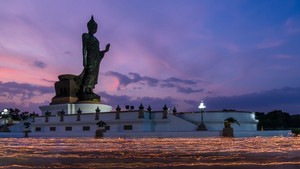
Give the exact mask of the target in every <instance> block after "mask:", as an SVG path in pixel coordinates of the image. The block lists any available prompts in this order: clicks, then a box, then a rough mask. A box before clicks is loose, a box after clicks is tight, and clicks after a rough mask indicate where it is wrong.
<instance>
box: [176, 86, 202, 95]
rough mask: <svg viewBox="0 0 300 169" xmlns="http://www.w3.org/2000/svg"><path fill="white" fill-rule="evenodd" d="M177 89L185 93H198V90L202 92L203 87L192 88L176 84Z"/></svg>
mask: <svg viewBox="0 0 300 169" xmlns="http://www.w3.org/2000/svg"><path fill="white" fill-rule="evenodd" d="M177 91H178V92H180V93H186V94H190V93H199V92H203V91H204V89H196V90H194V89H192V88H190V87H180V86H177Z"/></svg>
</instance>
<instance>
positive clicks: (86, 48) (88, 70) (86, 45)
mask: <svg viewBox="0 0 300 169" xmlns="http://www.w3.org/2000/svg"><path fill="white" fill-rule="evenodd" d="M87 27H88V31H89V32H88V33H83V34H82V53H83V67H84V69H83V71H82V73H81V74H80V75H79V76H78V77H76V78H75V81H76V82H77V84H78V85H79V86H80V89H79V93H78V100H79V101H84V100H100V96H98V95H97V94H95V93H93V89H94V88H95V85H96V84H97V83H98V74H99V67H100V63H101V60H102V59H103V57H104V55H105V53H106V52H108V51H109V47H110V44H107V45H106V47H105V50H103V51H100V49H99V41H98V39H97V38H96V37H95V36H94V34H95V33H96V32H97V28H98V25H97V23H96V22H95V21H94V17H93V16H92V18H91V20H90V21H89V22H88V23H87Z"/></svg>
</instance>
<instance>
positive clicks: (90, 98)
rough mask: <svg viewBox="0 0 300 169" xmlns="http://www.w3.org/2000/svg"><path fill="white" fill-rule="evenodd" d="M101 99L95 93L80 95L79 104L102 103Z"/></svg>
mask: <svg viewBox="0 0 300 169" xmlns="http://www.w3.org/2000/svg"><path fill="white" fill-rule="evenodd" d="M100 98H101V97H100V96H99V95H97V94H95V93H93V92H92V93H82V92H80V93H78V101H77V102H99V103H100V102H101V99H100Z"/></svg>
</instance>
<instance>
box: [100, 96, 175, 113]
mask: <svg viewBox="0 0 300 169" xmlns="http://www.w3.org/2000/svg"><path fill="white" fill-rule="evenodd" d="M100 96H101V100H102V101H103V103H109V104H110V105H111V106H113V107H114V108H116V107H117V106H118V105H119V106H120V107H121V108H122V109H124V108H125V105H133V106H135V108H137V107H138V106H139V105H140V104H141V103H142V104H143V105H144V107H148V106H149V105H150V106H151V108H152V110H162V108H163V106H164V105H165V104H166V105H167V106H168V107H174V106H175V105H176V104H177V102H178V100H176V99H173V98H171V97H165V98H159V97H138V98H132V97H130V96H127V95H120V96H118V95H110V94H108V93H106V92H101V93H100Z"/></svg>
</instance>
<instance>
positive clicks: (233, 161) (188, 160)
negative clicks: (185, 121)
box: [0, 137, 300, 169]
mask: <svg viewBox="0 0 300 169" xmlns="http://www.w3.org/2000/svg"><path fill="white" fill-rule="evenodd" d="M0 151H1V154H0V168H41V169H42V168H105V169H114V168H115V169H116V168H148V169H152V168H153V169H154V168H165V169H171V168H174V169H179V168H180V169H182V168H189V169H194V168H195V169H196V168H197V169H198V168H200V169H201V168H207V169H234V168H236V169H253V168H255V169H299V168H300V138H295V137H290V138H284V137H272V138H270V137H269V138H266V137H265V138H264V137H259V138H234V139H228V138H168V139H154V138H145V139H94V138H50V139H49V138H39V139H35V138H27V139H26V138H21V139H20V138H0Z"/></svg>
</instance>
